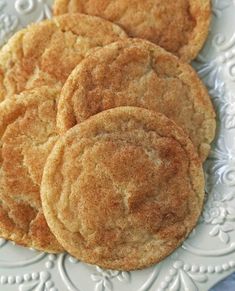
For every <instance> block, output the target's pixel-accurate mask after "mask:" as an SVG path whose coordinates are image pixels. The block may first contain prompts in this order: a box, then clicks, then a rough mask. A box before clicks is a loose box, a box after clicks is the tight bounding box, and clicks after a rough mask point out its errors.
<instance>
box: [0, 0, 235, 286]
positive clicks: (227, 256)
mask: <svg viewBox="0 0 235 291" xmlns="http://www.w3.org/2000/svg"><path fill="white" fill-rule="evenodd" d="M52 2H53V1H52V0H0V44H1V45H2V44H4V43H5V42H6V41H7V39H8V38H9V37H10V36H11V35H12V34H13V33H14V32H15V31H17V30H19V29H20V28H22V27H25V26H26V25H27V24H29V23H32V22H37V21H41V20H42V19H44V18H50V17H51V5H52ZM212 4H213V15H214V17H213V23H212V27H211V31H210V33H209V37H208V41H207V43H206V45H205V47H204V49H203V50H202V52H201V54H200V55H199V57H198V59H197V60H196V61H195V62H194V63H193V66H194V67H195V68H196V70H197V71H198V73H199V75H200V77H201V78H202V79H203V80H204V83H205V84H206V86H207V87H208V89H209V92H210V95H211V97H212V100H213V103H214V105H215V108H216V111H217V123H218V128H217V137H216V139H215V141H214V144H213V148H212V151H211V154H210V157H209V159H208V160H207V161H206V163H205V167H204V168H205V175H206V180H207V185H206V192H207V199H206V202H205V207H204V210H203V213H202V216H201V218H200V221H199V224H198V226H197V227H196V229H195V230H194V231H193V232H192V233H191V235H190V237H189V238H188V239H187V241H185V243H184V244H183V245H182V247H180V248H179V249H177V250H176V251H175V252H174V253H173V254H172V255H171V256H170V257H168V258H167V259H166V260H164V261H163V262H161V263H160V264H158V265H156V266H153V267H151V268H149V269H146V270H143V271H136V272H119V271H110V270H103V269H101V268H99V267H93V266H89V265H86V264H83V263H81V262H79V261H77V260H75V259H74V258H72V257H71V256H69V255H68V254H60V255H52V254H45V253H40V252H36V251H34V250H29V249H25V248H22V247H19V246H16V245H14V244H13V243H11V242H7V241H5V240H4V239H0V290H4V291H11V290H14V291H15V290H19V291H66V290H69V291H120V290H122V291H152V290H154V291H164V290H167V291H184V290H190V291H206V290H208V289H209V288H210V287H211V286H212V285H214V284H215V283H216V282H218V281H219V280H221V279H223V278H224V277H225V276H227V275H228V274H230V273H232V272H234V271H235V33H234V26H235V18H234V15H235V0H212Z"/></svg>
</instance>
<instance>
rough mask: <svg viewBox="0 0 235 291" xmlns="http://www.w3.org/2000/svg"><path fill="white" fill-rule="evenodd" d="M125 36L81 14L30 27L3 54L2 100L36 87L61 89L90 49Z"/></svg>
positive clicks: (0, 56)
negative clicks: (56, 87) (48, 86)
mask: <svg viewBox="0 0 235 291" xmlns="http://www.w3.org/2000/svg"><path fill="white" fill-rule="evenodd" d="M124 37H126V34H125V32H124V31H123V30H122V29H121V28H119V27H118V26H117V25H115V24H113V23H111V22H109V21H106V20H103V19H101V18H99V17H92V16H88V15H82V14H74V15H64V16H59V17H55V18H53V19H51V20H46V21H43V22H40V23H35V24H32V25H30V26H29V27H27V28H25V29H23V30H21V31H20V32H18V33H16V34H15V35H14V36H13V37H12V38H11V39H10V40H9V41H8V43H7V44H6V45H5V46H4V47H3V48H2V49H1V51H0V100H3V99H5V98H7V97H9V96H12V95H13V94H15V93H20V92H22V91H23V90H25V89H29V88H30V89H32V88H34V87H35V86H41V85H50V86H58V87H61V86H62V84H63V83H64V82H65V80H66V79H67V77H68V75H69V74H70V73H71V71H72V70H73V69H74V67H75V66H76V65H77V64H78V63H79V62H80V61H81V60H82V59H83V58H84V56H85V55H86V53H87V51H89V49H91V48H94V47H97V46H98V47H100V46H103V45H106V44H109V43H111V42H113V41H115V40H118V39H119V38H124Z"/></svg>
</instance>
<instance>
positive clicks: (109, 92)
mask: <svg viewBox="0 0 235 291" xmlns="http://www.w3.org/2000/svg"><path fill="white" fill-rule="evenodd" d="M126 105H128V106H138V107H144V108H147V109H151V110H154V111H157V112H161V113H163V114H165V115H166V116H167V117H169V118H170V119H172V120H174V121H175V122H176V123H177V124H178V125H180V126H181V127H182V128H183V129H184V130H185V131H186V133H187V134H188V135H189V136H190V138H191V139H192V141H193V143H194V145H195V147H196V148H197V151H198V153H199V155H200V157H201V159H202V160H205V159H206V157H207V156H208V153H209V151H210V143H211V141H212V140H213V138H214V135H215V113H214V110H213V106H212V104H211V100H210V97H209V96H208V93H207V90H206V89H205V87H204V85H203V83H202V82H201V81H200V79H199V78H198V76H197V74H196V73H195V71H194V70H193V69H192V67H191V66H190V65H188V64H185V63H183V62H182V61H180V60H179V59H178V58H177V57H175V56H174V55H172V54H169V53H167V52H166V51H165V50H163V49H161V48H160V47H158V46H155V45H154V44H152V43H150V42H147V41H144V40H138V39H129V40H123V41H119V42H117V43H113V44H110V45H108V46H106V47H104V48H102V49H98V50H96V51H95V52H93V53H92V54H90V55H89V56H87V57H86V58H85V59H84V60H83V61H82V62H81V63H80V64H79V65H78V66H77V67H76V68H75V69H74V71H73V72H72V73H71V75H70V76H69V78H68V80H67V82H66V83H65V85H64V87H63V89H62V92H61V97H60V101H59V107H58V116H57V124H58V128H59V131H60V133H63V132H65V131H66V130H68V129H69V128H70V127H72V126H74V125H75V124H77V123H80V122H81V121H84V120H85V119H87V118H89V117H90V116H92V115H94V114H96V113H98V112H100V111H103V110H106V109H110V108H113V107H118V106H126Z"/></svg>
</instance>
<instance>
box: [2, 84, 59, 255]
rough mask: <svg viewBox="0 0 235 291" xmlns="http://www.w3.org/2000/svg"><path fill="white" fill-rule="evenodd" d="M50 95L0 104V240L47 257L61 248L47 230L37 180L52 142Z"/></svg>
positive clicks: (35, 93) (38, 92)
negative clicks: (39, 251) (36, 251)
mask: <svg viewBox="0 0 235 291" xmlns="http://www.w3.org/2000/svg"><path fill="white" fill-rule="evenodd" d="M58 96H59V92H58V91H57V90H55V89H48V88H40V89H35V90H32V91H28V92H23V93H21V94H20V95H18V96H14V97H12V98H10V99H7V100H5V101H3V102H2V103H1V104H0V144H1V147H0V156H1V158H0V169H1V170H0V188H1V191H0V237H4V238H6V239H10V240H13V241H14V242H16V243H19V244H21V245H23V246H27V247H32V248H35V249H38V250H42V251H47V252H59V251H62V250H63V248H62V247H61V245H60V244H59V243H58V241H57V240H56V238H55V237H54V235H53V234H52V233H51V231H50V230H49V228H48V225H47V223H46V220H45V217H44V215H43V212H42V206H41V199H40V184H41V177H42V172H43V168H44V164H45V162H46V159H47V156H48V155H49V153H50V151H51V149H52V147H53V146H54V144H55V142H56V141H57V138H58V135H57V132H56V98H57V97H58Z"/></svg>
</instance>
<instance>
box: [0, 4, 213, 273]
mask: <svg viewBox="0 0 235 291" xmlns="http://www.w3.org/2000/svg"><path fill="white" fill-rule="evenodd" d="M54 12H55V14H56V15H58V14H63V13H66V12H69V13H68V14H64V15H61V16H56V17H54V18H53V19H51V20H47V21H43V22H41V23H37V24H33V25H31V26H29V27H27V28H26V29H23V30H21V31H20V32H18V33H17V34H16V35H14V36H13V37H12V38H11V39H10V40H9V42H8V43H7V44H6V45H5V46H4V47H3V48H2V50H1V52H0V99H1V101H2V102H1V103H0V129H1V130H0V134H1V135H0V142H1V148H0V156H1V159H0V169H1V171H0V187H1V191H0V236H2V237H4V238H6V239H10V240H13V241H15V242H16V243H18V244H21V245H24V246H28V247H33V248H35V249H38V250H42V251H46V252H55V253H56V252H61V251H63V250H66V251H68V252H70V253H71V254H72V255H74V256H75V257H77V258H78V259H79V260H82V261H84V262H87V263H91V264H97V265H100V266H101V267H105V268H110V269H121V270H134V269H140V268H144V267H147V266H149V265H151V264H154V263H157V262H159V261H160V260H162V259H163V258H165V257H166V256H167V255H169V254H170V253H171V252H172V251H173V250H175V248H177V247H178V246H179V245H180V244H181V243H182V242H183V240H184V239H185V238H186V237H187V236H188V234H189V233H190V231H191V230H192V228H193V227H194V226H195V224H196V223H197V220H198V217H199V215H200V212H201V209H202V206H203V200H204V178H203V171H202V163H203V161H205V159H206V158H207V156H208V154H209V151H210V143H211V142H212V140H213V138H214V134H215V113H214V110H213V106H212V104H211V101H210V97H209V95H208V92H207V90H206V88H205V87H204V85H203V83H202V82H201V81H200V79H199V77H198V76H197V74H196V72H195V71H194V70H193V69H192V67H191V66H190V65H189V64H188V63H187V62H189V61H190V60H192V59H193V58H195V57H196V55H197V54H198V52H199V50H200V49H201V47H202V45H203V43H204V41H205V39H206V36H207V32H208V29H209V23H210V13H211V11H210V1H209V0H180V1H174V2H173V1H171V0H165V1H161V0H145V1H143V0H131V1H126V0H119V1H108V0H107V1H102V0H90V1H87V0H70V1H69V0H57V1H55V7H54ZM82 13H83V14H82Z"/></svg>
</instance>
